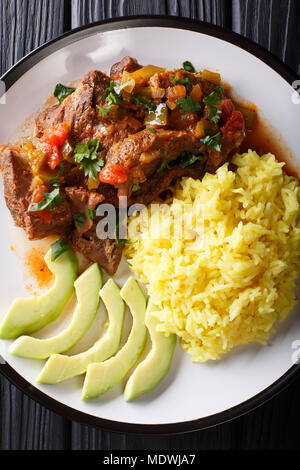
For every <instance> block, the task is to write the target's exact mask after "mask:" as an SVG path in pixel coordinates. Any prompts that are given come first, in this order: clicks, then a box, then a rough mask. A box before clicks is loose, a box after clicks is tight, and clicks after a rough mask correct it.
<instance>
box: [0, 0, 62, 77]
mask: <svg viewBox="0 0 300 470" xmlns="http://www.w3.org/2000/svg"><path fill="white" fill-rule="evenodd" d="M0 17H1V21H0V37H1V62H0V68H1V70H0V71H1V74H2V73H4V72H5V71H6V70H7V69H8V68H10V67H11V66H12V65H13V64H14V63H16V62H17V61H18V60H19V59H21V58H22V57H23V56H24V55H26V54H28V53H29V52H30V51H32V50H33V49H35V48H36V47H38V46H39V45H41V44H43V43H45V42H46V41H49V40H50V39H52V38H54V37H56V36H58V35H60V34H62V33H63V32H64V31H65V27H64V21H65V12H64V4H63V3H62V2H60V1H59V2H57V0H1V2H0Z"/></svg>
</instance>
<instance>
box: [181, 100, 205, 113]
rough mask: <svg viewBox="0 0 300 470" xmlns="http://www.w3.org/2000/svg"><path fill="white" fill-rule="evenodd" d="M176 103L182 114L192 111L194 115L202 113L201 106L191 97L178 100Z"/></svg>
mask: <svg viewBox="0 0 300 470" xmlns="http://www.w3.org/2000/svg"><path fill="white" fill-rule="evenodd" d="M175 103H176V104H177V105H178V106H179V107H180V108H181V109H180V112H181V113H184V112H185V111H190V112H192V113H197V112H198V111H201V105H200V104H199V103H196V102H195V101H194V100H193V98H192V97H191V96H187V97H186V98H178V100H176V101H175Z"/></svg>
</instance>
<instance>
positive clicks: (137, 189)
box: [131, 184, 141, 193]
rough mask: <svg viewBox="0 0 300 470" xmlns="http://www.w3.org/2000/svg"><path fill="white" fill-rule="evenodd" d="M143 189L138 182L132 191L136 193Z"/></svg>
mask: <svg viewBox="0 0 300 470" xmlns="http://www.w3.org/2000/svg"><path fill="white" fill-rule="evenodd" d="M140 189H141V187H140V186H139V185H138V184H134V185H133V186H132V188H131V191H132V192H133V193H136V192H137V191H139V190H140Z"/></svg>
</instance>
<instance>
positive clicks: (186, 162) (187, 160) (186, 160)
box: [179, 152, 203, 168]
mask: <svg viewBox="0 0 300 470" xmlns="http://www.w3.org/2000/svg"><path fill="white" fill-rule="evenodd" d="M202 158H203V155H194V154H191V155H189V154H188V153H187V152H183V153H182V154H181V156H180V160H179V166H180V167H181V168H186V167H187V166H190V165H193V163H196V162H198V161H200V160H202Z"/></svg>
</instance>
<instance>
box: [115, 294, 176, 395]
mask: <svg viewBox="0 0 300 470" xmlns="http://www.w3.org/2000/svg"><path fill="white" fill-rule="evenodd" d="M158 310H159V309H158V308H157V307H155V305H154V304H153V303H152V301H151V300H150V301H149V304H148V307H147V311H146V326H147V328H148V331H149V334H150V337H151V341H152V348H151V351H150V352H149V354H148V355H147V357H146V358H145V360H144V361H143V362H141V363H140V364H139V365H138V366H137V368H136V369H135V370H134V371H133V373H132V375H131V376H130V378H129V380H128V382H127V384H126V387H125V391H124V398H125V400H126V401H130V400H133V399H135V398H137V397H139V396H140V395H143V394H144V393H147V392H150V391H151V390H153V389H154V388H155V387H156V386H157V385H158V384H159V382H160V381H161V380H162V379H163V378H164V376H165V375H166V374H167V372H168V370H169V368H170V365H171V360H172V357H173V353H174V349H175V345H176V335H174V334H170V335H169V336H166V335H165V334H164V333H162V332H160V331H157V325H158V324H159V320H158V318H157V317H156V316H154V315H153V312H155V311H158Z"/></svg>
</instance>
